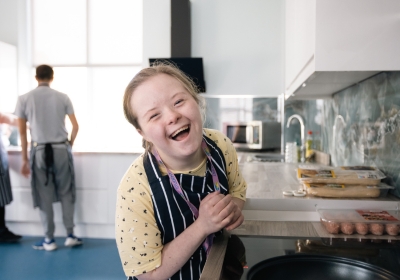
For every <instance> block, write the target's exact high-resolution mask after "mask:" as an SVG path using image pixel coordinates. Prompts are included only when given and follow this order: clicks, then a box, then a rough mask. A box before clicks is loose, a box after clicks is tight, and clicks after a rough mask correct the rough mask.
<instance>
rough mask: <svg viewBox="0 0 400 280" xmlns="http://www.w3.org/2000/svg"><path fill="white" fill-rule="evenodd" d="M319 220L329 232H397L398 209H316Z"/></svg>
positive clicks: (399, 217)
mask: <svg viewBox="0 0 400 280" xmlns="http://www.w3.org/2000/svg"><path fill="white" fill-rule="evenodd" d="M317 212H318V213H319V215H320V218H321V219H320V220H321V223H322V225H323V226H324V227H325V229H326V230H327V231H328V232H329V233H331V234H339V233H342V234H346V235H350V234H361V235H366V234H373V235H384V234H387V235H392V236H396V235H398V234H399V229H400V212H399V211H398V210H365V209H355V210H353V209H318V210H317Z"/></svg>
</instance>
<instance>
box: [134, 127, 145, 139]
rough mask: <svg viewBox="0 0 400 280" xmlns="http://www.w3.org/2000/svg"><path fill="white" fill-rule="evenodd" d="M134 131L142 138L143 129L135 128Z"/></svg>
mask: <svg viewBox="0 0 400 280" xmlns="http://www.w3.org/2000/svg"><path fill="white" fill-rule="evenodd" d="M136 131H137V132H138V133H139V134H140V136H142V137H143V138H144V135H143V131H142V130H141V129H139V128H137V129H136Z"/></svg>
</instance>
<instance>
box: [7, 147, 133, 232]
mask: <svg viewBox="0 0 400 280" xmlns="http://www.w3.org/2000/svg"><path fill="white" fill-rule="evenodd" d="M137 156H138V154H112V153H109V154H102V153H74V164H75V173H76V189H77V193H76V204H75V215H74V216H75V219H74V222H75V233H76V235H78V236H79V237H92V238H114V236H115V235H114V231H115V228H114V220H115V204H116V199H117V188H118V185H119V182H120V180H121V178H122V176H123V175H124V174H125V172H126V170H127V169H128V167H129V166H130V164H131V163H132V162H133V161H134V159H135V158H136V157H137ZM9 161H10V176H11V185H12V191H13V196H14V200H13V202H11V204H10V205H7V206H6V221H7V226H8V227H9V228H10V230H12V231H14V232H16V233H18V234H21V235H37V236H43V234H44V232H43V228H42V225H41V223H40V216H39V210H38V208H36V209H34V208H33V203H32V195H31V187H30V180H29V179H27V178H24V177H23V176H22V175H21V173H20V171H19V170H20V168H21V154H20V153H19V152H12V153H11V154H9ZM54 211H55V217H54V221H55V223H56V232H55V235H56V236H65V234H66V232H65V228H64V225H63V224H62V211H61V204H60V203H54Z"/></svg>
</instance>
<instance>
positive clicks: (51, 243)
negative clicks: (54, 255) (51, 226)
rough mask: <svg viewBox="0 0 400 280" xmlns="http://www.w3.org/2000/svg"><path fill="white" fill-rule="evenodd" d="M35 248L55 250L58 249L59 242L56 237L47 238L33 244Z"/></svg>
mask: <svg viewBox="0 0 400 280" xmlns="http://www.w3.org/2000/svg"><path fill="white" fill-rule="evenodd" d="M32 247H33V249H36V250H46V251H53V250H55V249H57V244H56V242H55V240H54V239H48V238H45V239H43V240H41V241H39V242H37V243H35V245H33V246H32Z"/></svg>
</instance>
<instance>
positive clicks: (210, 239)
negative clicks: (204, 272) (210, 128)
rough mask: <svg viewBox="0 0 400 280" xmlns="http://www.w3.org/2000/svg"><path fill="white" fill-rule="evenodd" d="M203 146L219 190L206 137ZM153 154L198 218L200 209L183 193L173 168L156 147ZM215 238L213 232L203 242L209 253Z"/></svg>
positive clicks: (216, 188)
mask: <svg viewBox="0 0 400 280" xmlns="http://www.w3.org/2000/svg"><path fill="white" fill-rule="evenodd" d="M201 147H202V148H203V151H204V153H205V154H206V156H207V158H208V159H209V160H210V165H211V175H212V179H213V183H214V189H215V191H219V190H220V187H219V180H218V175H217V172H216V171H215V168H214V165H213V164H212V159H211V153H210V149H209V148H208V146H207V144H206V142H205V141H204V139H203V141H202V142H201ZM153 154H154V156H155V157H156V159H157V161H158V163H159V164H160V165H163V166H164V167H165V169H166V170H167V173H168V177H169V181H170V182H171V185H172V186H173V187H174V189H175V191H176V192H177V193H178V194H179V195H180V196H181V197H182V198H183V200H185V201H186V203H187V205H188V206H189V208H190V210H191V211H192V213H193V216H194V217H195V219H197V218H198V217H199V210H197V208H196V206H194V205H193V204H192V203H191V202H190V201H189V200H188V199H186V197H185V195H184V194H183V191H182V187H181V185H180V184H179V182H178V181H177V180H176V177H175V175H174V173H172V172H171V170H169V169H168V167H167V166H166V165H165V164H164V162H163V161H162V159H161V157H160V155H159V154H158V152H157V150H156V149H154V151H153ZM213 239H214V234H213V233H212V234H210V235H209V236H207V238H206V240H204V242H203V248H204V250H205V251H206V253H207V255H208V253H209V252H210V249H211V245H212V243H213Z"/></svg>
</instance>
